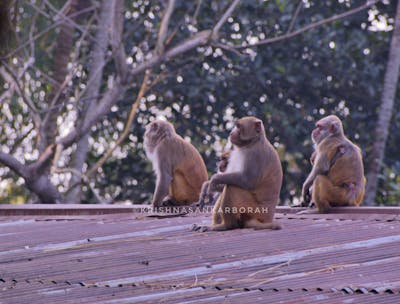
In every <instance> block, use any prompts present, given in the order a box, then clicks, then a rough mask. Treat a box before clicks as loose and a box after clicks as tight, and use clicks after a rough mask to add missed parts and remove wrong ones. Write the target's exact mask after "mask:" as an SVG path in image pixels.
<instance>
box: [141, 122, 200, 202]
mask: <svg viewBox="0 0 400 304" xmlns="http://www.w3.org/2000/svg"><path fill="white" fill-rule="evenodd" d="M144 136H145V137H144V148H145V151H146V155H147V157H148V158H149V159H150V160H151V162H152V165H153V169H154V171H155V173H156V175H157V182H156V189H155V191H154V195H153V200H152V205H153V207H160V206H163V205H168V204H170V205H188V204H191V203H193V202H196V201H198V199H199V194H200V189H201V186H202V184H203V183H204V182H205V181H206V180H207V178H208V175H207V169H206V166H205V164H204V161H203V159H202V157H201V156H200V154H199V152H198V151H197V150H196V149H195V147H193V146H192V145H191V144H190V143H188V142H186V141H184V140H183V138H182V137H180V136H179V135H178V134H176V132H175V129H174V127H173V125H172V124H170V123H169V122H166V121H161V120H156V121H153V122H152V123H150V124H148V125H147V126H146V132H145V135H144Z"/></svg>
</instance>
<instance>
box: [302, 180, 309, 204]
mask: <svg viewBox="0 0 400 304" xmlns="http://www.w3.org/2000/svg"><path fill="white" fill-rule="evenodd" d="M310 186H311V185H310V184H309V183H307V182H306V183H304V185H303V190H302V191H301V197H302V198H303V203H304V204H308V203H309V202H310V201H311V194H310Z"/></svg>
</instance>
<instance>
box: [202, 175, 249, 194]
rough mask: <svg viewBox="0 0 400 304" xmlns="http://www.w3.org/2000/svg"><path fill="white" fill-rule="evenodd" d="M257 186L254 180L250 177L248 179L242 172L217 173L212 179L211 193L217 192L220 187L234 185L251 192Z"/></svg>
mask: <svg viewBox="0 0 400 304" xmlns="http://www.w3.org/2000/svg"><path fill="white" fill-rule="evenodd" d="M255 184H256V183H255V182H254V179H253V178H251V177H250V176H249V177H246V175H245V174H243V173H241V172H232V173H217V174H214V175H213V176H212V177H211V179H210V186H209V192H215V191H217V189H218V188H219V187H220V185H234V186H237V187H240V188H243V189H246V190H249V191H251V190H254V188H255Z"/></svg>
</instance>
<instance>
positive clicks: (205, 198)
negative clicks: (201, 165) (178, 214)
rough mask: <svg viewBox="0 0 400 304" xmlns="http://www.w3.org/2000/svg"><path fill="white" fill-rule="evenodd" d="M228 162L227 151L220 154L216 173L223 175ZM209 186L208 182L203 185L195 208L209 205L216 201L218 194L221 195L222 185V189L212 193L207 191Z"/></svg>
mask: <svg viewBox="0 0 400 304" xmlns="http://www.w3.org/2000/svg"><path fill="white" fill-rule="evenodd" d="M228 162H229V151H228V152H224V153H222V155H221V157H220V160H219V162H218V163H217V168H218V173H223V172H225V171H226V168H227V166H228ZM209 185H210V182H209V181H206V182H204V183H203V186H202V187H201V192H200V199H199V201H198V202H197V203H196V207H200V208H202V207H204V205H205V204H206V203H208V204H210V205H211V204H213V203H214V202H215V201H216V199H218V196H219V193H221V192H222V190H223V185H221V186H222V187H219V188H218V189H215V191H214V193H209V191H208V190H209V189H208V188H209ZM215 193H217V195H215Z"/></svg>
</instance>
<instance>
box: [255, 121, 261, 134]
mask: <svg viewBox="0 0 400 304" xmlns="http://www.w3.org/2000/svg"><path fill="white" fill-rule="evenodd" d="M254 129H255V130H256V132H257V133H260V132H261V129H262V122H261V121H259V120H258V121H256V122H255V124H254Z"/></svg>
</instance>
